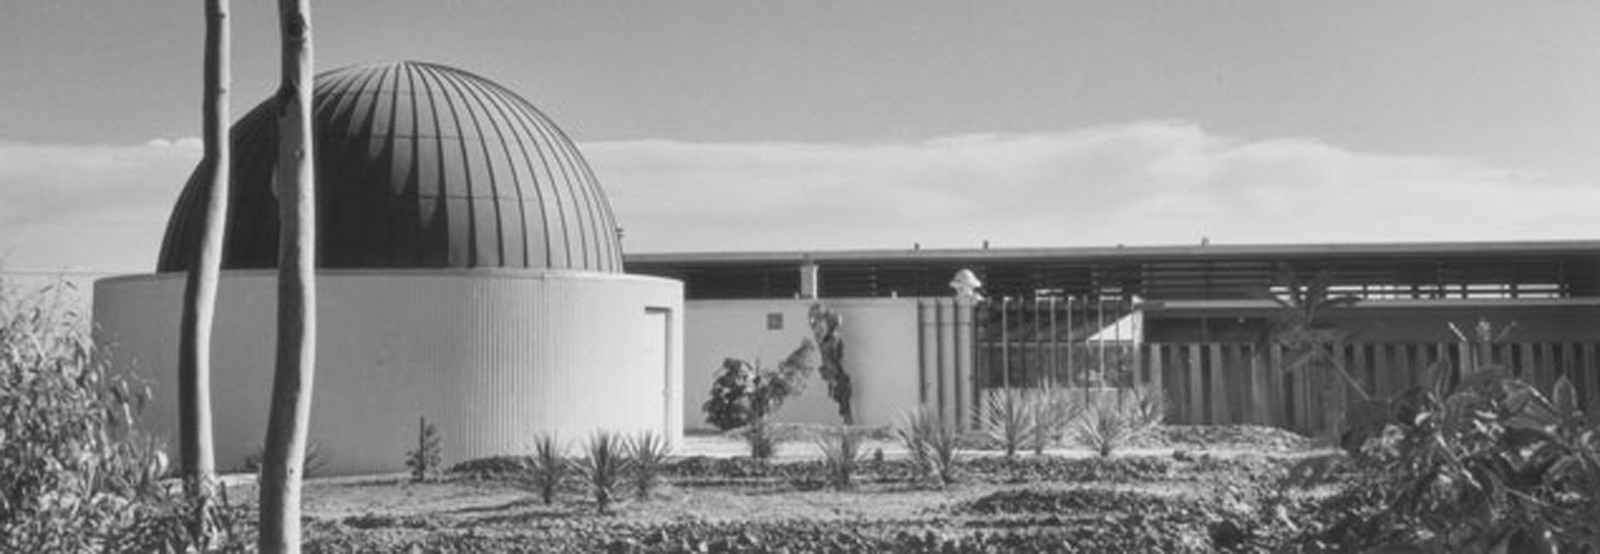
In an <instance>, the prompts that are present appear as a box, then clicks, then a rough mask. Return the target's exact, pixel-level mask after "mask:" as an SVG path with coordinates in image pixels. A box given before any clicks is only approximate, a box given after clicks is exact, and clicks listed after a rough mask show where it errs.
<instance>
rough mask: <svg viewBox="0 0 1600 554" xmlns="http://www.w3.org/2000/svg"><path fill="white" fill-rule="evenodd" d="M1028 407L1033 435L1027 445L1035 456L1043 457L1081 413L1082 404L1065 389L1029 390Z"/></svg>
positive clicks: (1027, 393)
mask: <svg viewBox="0 0 1600 554" xmlns="http://www.w3.org/2000/svg"><path fill="white" fill-rule="evenodd" d="M1025 394H1026V395H1028V396H1031V397H1032V398H1031V400H1030V401H1029V407H1030V409H1031V410H1032V412H1033V433H1032V435H1030V436H1029V437H1028V444H1029V446H1031V447H1032V448H1033V453H1034V454H1035V455H1043V454H1044V449H1045V447H1046V446H1049V445H1050V444H1053V443H1056V442H1059V441H1060V440H1061V437H1062V435H1064V434H1066V431H1067V429H1068V428H1069V426H1070V425H1072V422H1073V421H1075V420H1077V418H1078V415H1079V414H1080V413H1082V411H1083V404H1082V403H1081V402H1078V401H1077V400H1075V399H1073V397H1072V394H1071V392H1070V391H1068V390H1065V389H1053V388H1047V389H1029V390H1028V391H1027V392H1026V393H1025Z"/></svg>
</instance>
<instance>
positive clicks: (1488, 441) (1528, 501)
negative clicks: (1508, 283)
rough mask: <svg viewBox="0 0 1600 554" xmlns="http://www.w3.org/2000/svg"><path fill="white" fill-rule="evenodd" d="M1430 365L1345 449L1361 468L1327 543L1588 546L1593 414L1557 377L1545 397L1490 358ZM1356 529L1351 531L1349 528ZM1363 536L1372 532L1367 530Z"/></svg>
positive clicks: (1599, 533)
mask: <svg viewBox="0 0 1600 554" xmlns="http://www.w3.org/2000/svg"><path fill="white" fill-rule="evenodd" d="M1451 380H1452V379H1451V376H1450V375H1449V374H1448V373H1447V372H1445V371H1437V372H1436V376H1435V378H1434V379H1432V380H1431V384H1430V385H1429V386H1427V387H1425V388H1422V389H1420V390H1418V391H1416V394H1413V395H1411V397H1410V399H1409V402H1410V403H1411V404H1413V405H1412V406H1409V407H1408V410H1406V411H1407V413H1408V415H1409V416H1410V417H1407V418H1405V419H1404V420H1402V421H1395V422H1393V423H1391V424H1389V425H1387V426H1385V427H1383V428H1382V430H1381V431H1380V432H1377V433H1373V434H1372V436H1370V437H1367V438H1366V440H1365V441H1364V442H1363V446H1362V448H1361V449H1360V451H1359V452H1358V453H1356V455H1355V460H1356V463H1357V464H1358V467H1361V468H1362V469H1363V470H1364V471H1363V472H1362V478H1361V479H1360V480H1359V481H1358V482H1357V483H1355V485H1354V486H1352V487H1351V488H1350V489H1349V490H1348V491H1347V492H1346V493H1345V496H1346V498H1345V499H1343V500H1345V501H1346V503H1352V502H1353V503H1354V505H1358V506H1359V509H1355V510H1349V509H1348V508H1347V509H1346V510H1347V511H1349V512H1351V513H1352V514H1353V515H1352V516H1350V517H1347V518H1345V520H1344V521H1342V522H1341V523H1340V524H1339V525H1336V526H1334V527H1333V529H1334V530H1340V529H1346V530H1348V529H1355V530H1359V531H1360V532H1359V533H1346V534H1348V535H1352V536H1347V537H1338V536H1330V537H1325V538H1326V539H1328V540H1329V541H1332V542H1345V541H1351V540H1355V541H1363V540H1364V541H1365V542H1369V543H1370V542H1380V543H1402V544H1408V545H1412V546H1415V547H1420V548H1422V549H1423V550H1424V551H1429V552H1494V551H1500V552H1583V551H1585V550H1584V549H1585V548H1587V549H1588V550H1587V551H1589V552H1600V422H1597V421H1593V420H1591V419H1588V418H1585V417H1583V413H1582V411H1580V410H1579V407H1578V401H1577V391H1576V387H1574V386H1573V384H1572V382H1571V381H1569V380H1567V378H1565V377H1562V378H1561V379H1560V380H1559V381H1557V382H1556V383H1555V386H1554V387H1553V388H1552V390H1551V394H1550V395H1549V396H1546V395H1544V394H1542V393H1540V392H1539V390H1538V389H1536V388H1534V387H1533V386H1531V385H1529V384H1528V383H1526V382H1523V381H1521V380H1519V379H1516V378H1514V377H1512V376H1511V375H1510V372H1509V371H1507V370H1506V369H1505V368H1502V367H1493V366H1491V367H1484V368H1479V369H1477V370H1476V371H1474V372H1472V373H1471V374H1469V375H1467V376H1466V377H1464V378H1462V379H1461V381H1460V383H1459V384H1455V385H1451V384H1450V381H1451ZM1355 535H1360V536H1355ZM1371 537H1381V538H1380V539H1378V540H1376V541H1373V540H1372V539H1371Z"/></svg>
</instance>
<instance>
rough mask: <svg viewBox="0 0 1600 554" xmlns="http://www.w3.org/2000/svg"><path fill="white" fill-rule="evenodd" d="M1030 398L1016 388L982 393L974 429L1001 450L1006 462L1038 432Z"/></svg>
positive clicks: (1033, 398) (990, 390)
mask: <svg viewBox="0 0 1600 554" xmlns="http://www.w3.org/2000/svg"><path fill="white" fill-rule="evenodd" d="M1035 400H1036V398H1035V397H1033V396H1032V395H1027V394H1024V391H1022V390H1018V389H989V390H987V391H984V395H983V404H981V405H980V406H979V410H978V427H979V428H980V429H982V430H983V434H984V435H986V436H988V438H989V441H990V442H992V443H994V444H997V445H999V446H1000V447H1001V448H1002V449H1004V450H1005V453H1006V459H1007V460H1012V459H1015V458H1016V457H1017V449H1019V448H1021V447H1022V446H1023V444H1024V443H1025V442H1026V441H1028V439H1030V438H1033V437H1034V435H1035V434H1037V433H1038V429H1037V420H1035V419H1034V418H1035V416H1036V415H1037V411H1036V409H1035V407H1034V404H1033V402H1034V401H1035Z"/></svg>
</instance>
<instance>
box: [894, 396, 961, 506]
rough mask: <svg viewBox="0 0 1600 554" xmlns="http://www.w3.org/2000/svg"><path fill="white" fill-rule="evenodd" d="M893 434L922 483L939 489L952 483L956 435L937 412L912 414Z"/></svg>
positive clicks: (912, 412) (930, 410)
mask: <svg viewBox="0 0 1600 554" xmlns="http://www.w3.org/2000/svg"><path fill="white" fill-rule="evenodd" d="M895 432H896V434H898V435H900V441H901V442H902V443H903V444H905V446H906V450H907V451H908V452H910V453H911V460H912V462H913V463H915V464H916V466H917V469H918V471H920V472H921V473H922V476H923V478H924V479H927V480H929V481H932V482H934V483H935V484H937V485H938V486H941V487H943V486H945V485H948V484H950V483H952V482H954V481H955V461H956V440H957V436H958V433H956V429H955V426H954V425H951V424H949V423H946V422H945V421H944V419H943V418H942V417H940V414H939V412H938V411H937V410H933V409H929V408H928V407H926V406H924V407H919V408H917V409H915V410H912V411H911V412H909V413H907V414H906V415H905V418H904V421H903V423H902V425H901V426H900V428H899V429H897V430H896V431H895Z"/></svg>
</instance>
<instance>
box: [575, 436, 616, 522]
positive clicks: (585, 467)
mask: <svg viewBox="0 0 1600 554" xmlns="http://www.w3.org/2000/svg"><path fill="white" fill-rule="evenodd" d="M627 442H628V441H627V440H626V439H624V438H622V437H621V436H620V435H617V434H616V433H612V432H610V431H597V432H595V434H593V435H590V436H589V442H588V443H587V444H585V445H584V448H583V450H584V457H583V458H580V459H578V460H577V461H576V462H574V463H573V464H572V465H573V466H575V468H576V469H577V471H578V474H579V475H581V476H583V480H584V482H586V483H588V485H589V491H590V492H591V493H593V494H594V503H595V508H596V509H597V510H599V511H600V513H610V512H611V504H612V502H615V501H616V498H617V484H618V483H620V482H621V481H622V477H623V473H624V472H626V471H627V470H628V466H629V461H628V456H627V446H628V445H627Z"/></svg>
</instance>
